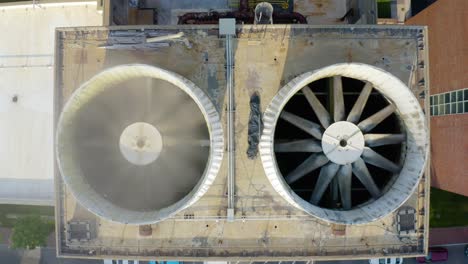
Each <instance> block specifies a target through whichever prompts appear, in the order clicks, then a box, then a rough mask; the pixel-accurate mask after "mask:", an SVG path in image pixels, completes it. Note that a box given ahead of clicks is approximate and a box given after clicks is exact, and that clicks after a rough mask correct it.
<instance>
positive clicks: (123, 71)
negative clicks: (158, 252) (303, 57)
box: [55, 64, 224, 225]
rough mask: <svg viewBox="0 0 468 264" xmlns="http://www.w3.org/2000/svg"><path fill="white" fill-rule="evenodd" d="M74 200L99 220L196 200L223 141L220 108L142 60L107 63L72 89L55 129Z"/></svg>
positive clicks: (147, 218)
mask: <svg viewBox="0 0 468 264" xmlns="http://www.w3.org/2000/svg"><path fill="white" fill-rule="evenodd" d="M55 140H56V141H55V147H56V157H57V163H58V168H59V170H60V173H61V176H62V178H63V180H64V182H65V184H66V186H67V187H68V188H69V189H70V190H71V192H72V193H73V195H74V196H75V197H76V199H77V200H78V202H79V203H80V204H81V205H82V206H84V207H85V208H87V209H88V210H90V211H91V212H93V213H95V214H97V215H98V216H100V217H103V218H105V219H108V220H111V221H115V222H120V223H126V224H137V225H144V224H152V223H155V222H158V221H161V220H163V219H166V218H168V217H170V216H172V215H174V214H175V213H177V212H179V211H180V210H182V209H184V208H186V207H188V206H190V205H191V204H193V203H195V202H196V201H197V200H198V199H199V198H200V197H201V196H202V195H203V194H204V193H205V192H206V191H207V190H208V188H209V186H210V185H211V184H212V183H213V181H214V179H215V178H216V175H217V173H218V170H219V168H220V164H221V160H222V156H223V152H224V148H223V144H224V143H223V131H222V126H221V123H220V118H219V114H218V112H217V110H216V108H215V107H214V105H213V103H212V102H211V100H210V99H209V98H208V97H207V96H206V95H205V93H204V92H203V91H202V90H201V89H200V88H198V87H197V86H196V85H195V84H193V83H192V82H191V81H189V80H187V79H185V78H184V77H182V76H180V75H178V74H175V73H173V72H169V71H166V70H164V69H161V68H157V67H154V66H149V65H141V64H132V65H121V66H116V67H113V68H109V69H106V70H104V71H102V72H101V73H99V74H97V75H95V76H94V77H93V78H91V79H90V80H89V81H87V82H86V83H84V84H83V85H82V86H81V87H80V88H78V89H77V90H76V91H75V92H74V93H73V94H72V96H71V97H70V99H69V100H68V101H67V103H66V104H65V106H64V107H63V111H62V112H61V115H60V118H59V120H58V124H57V128H56V139H55Z"/></svg>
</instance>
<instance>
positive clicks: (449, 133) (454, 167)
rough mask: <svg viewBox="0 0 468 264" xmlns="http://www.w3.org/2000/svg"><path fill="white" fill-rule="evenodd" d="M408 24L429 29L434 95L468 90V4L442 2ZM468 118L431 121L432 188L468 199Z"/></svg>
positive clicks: (460, 0)
mask: <svg viewBox="0 0 468 264" xmlns="http://www.w3.org/2000/svg"><path fill="white" fill-rule="evenodd" d="M406 24H410V25H427V26H428V27H429V61H430V66H429V67H430V87H431V94H437V93H443V92H447V91H453V90H458V89H462V88H467V87H468V44H467V43H468V1H466V0H439V1H437V2H435V3H434V4H432V5H431V6H429V7H428V8H426V9H425V10H424V11H422V12H420V13H419V14H417V15H416V16H414V17H412V18H411V19H410V20H409V21H407V22H406ZM466 131H468V115H467V114H457V115H444V116H434V117H432V118H431V141H432V142H431V145H432V164H431V165H432V185H433V186H434V187H438V188H441V189H444V190H447V191H451V192H455V193H459V194H462V195H465V196H468V162H467V161H468V151H467V150H468V137H467V136H466V133H467V132H466Z"/></svg>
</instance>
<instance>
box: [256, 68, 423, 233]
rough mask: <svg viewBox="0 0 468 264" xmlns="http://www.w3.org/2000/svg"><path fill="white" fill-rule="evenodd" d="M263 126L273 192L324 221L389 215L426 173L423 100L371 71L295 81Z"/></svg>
mask: <svg viewBox="0 0 468 264" xmlns="http://www.w3.org/2000/svg"><path fill="white" fill-rule="evenodd" d="M327 87H331V88H329V89H327ZM325 106H327V107H325ZM264 123H265V128H264V130H263V135H262V139H261V143H260V151H261V155H262V156H261V157H262V161H263V165H264V168H265V170H266V175H267V177H268V178H269V180H270V181H271V183H272V184H273V187H274V188H275V190H276V191H278V193H279V194H280V195H281V196H282V197H283V198H284V199H286V200H288V201H289V202H290V203H291V204H292V205H294V206H296V207H297V208H300V209H302V210H304V211H306V212H307V213H309V214H311V215H313V216H316V217H318V218H320V219H323V220H325V221H329V222H334V223H340V224H363V223H367V222H371V221H375V220H377V219H379V218H381V217H384V216H386V215H388V214H389V213H390V212H392V211H394V210H396V209H397V208H398V207H399V206H401V204H402V203H404V202H405V201H406V200H407V199H408V198H409V196H410V195H411V194H412V193H413V192H414V190H415V188H416V186H417V184H418V182H419V179H420V177H421V176H422V174H423V173H424V168H425V164H426V160H427V156H428V140H427V139H428V137H427V126H426V121H425V117H424V114H423V111H422V109H421V107H420V105H419V102H418V100H417V99H416V97H415V96H414V95H413V93H412V92H411V91H410V89H409V88H408V87H407V86H406V85H405V84H403V83H402V82H401V81H400V80H399V79H397V78H396V77H394V76H393V75H392V74H390V73H388V72H386V71H384V70H382V69H379V68H376V67H374V66H371V65H365V64H359V63H345V64H335V65H330V66H328V67H324V68H321V69H318V70H315V71H312V72H306V73H304V74H302V75H300V76H298V77H296V78H295V79H293V80H291V81H290V82H289V83H288V84H287V85H286V86H284V87H283V88H282V89H281V90H280V91H279V93H278V94H277V95H276V96H275V97H274V98H273V100H272V102H271V103H270V104H269V106H268V108H267V110H266V112H265V114H264Z"/></svg>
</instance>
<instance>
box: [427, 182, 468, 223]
mask: <svg viewBox="0 0 468 264" xmlns="http://www.w3.org/2000/svg"><path fill="white" fill-rule="evenodd" d="M430 207H431V208H430V220H429V222H430V227H455V226H468V197H466V196H463V195H459V194H456V193H451V192H447V191H443V190H441V189H437V188H431V206H430Z"/></svg>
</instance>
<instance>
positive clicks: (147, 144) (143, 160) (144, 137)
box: [119, 122, 163, 166]
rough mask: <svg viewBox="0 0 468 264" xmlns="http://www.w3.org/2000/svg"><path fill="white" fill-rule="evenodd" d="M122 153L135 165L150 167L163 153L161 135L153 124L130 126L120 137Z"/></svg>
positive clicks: (134, 124)
mask: <svg viewBox="0 0 468 264" xmlns="http://www.w3.org/2000/svg"><path fill="white" fill-rule="evenodd" d="M119 147H120V152H121V153H122V155H123V156H124V157H125V159H126V160H127V161H129V162H130V163H132V164H134V165H140V166H144V165H148V164H150V163H152V162H154V161H155V160H157V159H158V157H159V154H160V153H161V151H162V147H163V142H162V137H161V133H159V131H158V129H157V128H156V127H154V126H153V125H151V124H148V123H144V122H137V123H133V124H131V125H129V126H128V127H126V128H125V129H124V131H123V132H122V134H121V135H120V142H119Z"/></svg>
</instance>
